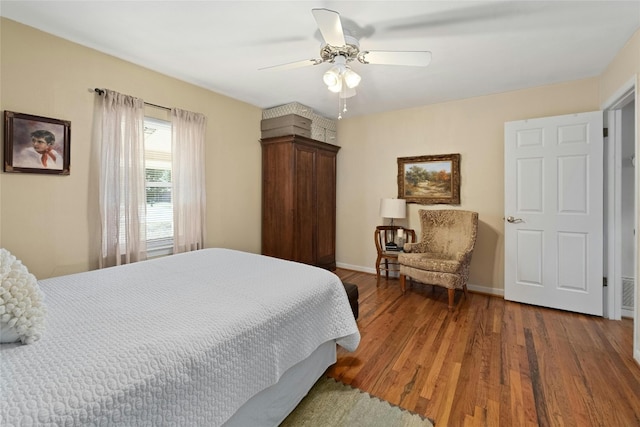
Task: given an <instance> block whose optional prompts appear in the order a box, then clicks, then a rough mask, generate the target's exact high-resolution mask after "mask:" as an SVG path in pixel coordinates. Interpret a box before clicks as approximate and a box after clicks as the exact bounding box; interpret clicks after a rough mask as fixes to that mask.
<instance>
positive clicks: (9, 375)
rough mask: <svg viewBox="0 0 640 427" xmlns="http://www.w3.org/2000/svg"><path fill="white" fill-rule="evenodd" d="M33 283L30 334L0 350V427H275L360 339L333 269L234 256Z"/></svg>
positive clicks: (214, 254)
mask: <svg viewBox="0 0 640 427" xmlns="http://www.w3.org/2000/svg"><path fill="white" fill-rule="evenodd" d="M38 284H39V286H40V289H41V291H42V293H43V294H44V302H45V304H46V308H47V314H46V321H47V325H46V330H45V332H44V334H43V336H42V338H41V339H40V340H39V341H37V342H35V343H33V344H29V345H20V344H2V345H0V417H1V418H0V425H32V424H33V425H86V424H91V425H137V426H144V425H148V426H152V425H153V426H155V425H176V426H186V425H216V426H218V425H227V426H233V425H239V426H241V425H244V426H246V425H252V426H254V425H255V426H258V425H277V424H278V423H279V422H280V421H282V419H284V417H286V415H287V414H288V413H289V412H290V411H291V410H292V409H293V408H294V407H295V406H296V405H297V403H298V402H299V401H300V400H301V399H302V397H304V395H305V394H306V393H307V392H308V390H309V389H310V388H311V386H312V385H313V384H314V382H315V381H316V380H317V378H319V377H320V376H321V375H322V373H323V372H324V371H325V370H326V368H327V367H328V366H330V365H331V364H333V363H335V360H336V343H337V344H339V345H341V346H342V347H344V348H345V349H347V350H351V351H353V350H355V348H356V347H357V346H358V343H359V340H360V335H359V332H358V329H357V325H356V322H355V319H354V317H353V314H352V312H351V308H350V305H349V302H348V299H347V296H346V292H345V290H344V287H343V285H342V283H341V281H340V279H339V278H338V277H337V276H336V275H335V274H333V273H331V272H329V271H326V270H322V269H319V268H315V267H311V266H308V265H304V264H299V263H294V262H289V261H284V260H279V259H275V258H270V257H265V256H262V255H255V254H249V253H245V252H240V251H234V250H228V249H219V248H214V249H204V250H200V251H195V252H190V253H187V254H179V255H173V256H168V257H164V258H160V259H155V260H149V261H144V262H139V263H135V264H129V265H125V266H119V267H113V268H107V269H102V270H96V271H90V272H86V273H78V274H73V275H69V276H63V277H57V278H51V279H46V280H41V281H39V282H38Z"/></svg>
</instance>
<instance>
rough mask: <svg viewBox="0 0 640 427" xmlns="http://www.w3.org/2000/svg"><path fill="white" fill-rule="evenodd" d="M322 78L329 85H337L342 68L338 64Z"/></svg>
mask: <svg viewBox="0 0 640 427" xmlns="http://www.w3.org/2000/svg"><path fill="white" fill-rule="evenodd" d="M322 80H323V81H324V84H326V85H327V86H329V87H330V86H335V85H337V84H338V81H340V68H338V66H337V65H336V66H334V67H331V69H329V70H328V71H327V72H326V73H324V75H323V76H322Z"/></svg>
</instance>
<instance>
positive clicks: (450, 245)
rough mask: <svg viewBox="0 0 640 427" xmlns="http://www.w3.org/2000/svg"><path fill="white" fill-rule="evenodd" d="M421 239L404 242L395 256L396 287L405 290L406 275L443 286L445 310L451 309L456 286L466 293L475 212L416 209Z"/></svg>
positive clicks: (474, 239) (473, 240)
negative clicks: (398, 279) (447, 302)
mask: <svg viewBox="0 0 640 427" xmlns="http://www.w3.org/2000/svg"><path fill="white" fill-rule="evenodd" d="M419 214H420V222H421V225H422V238H421V239H420V241H419V242H418V243H407V244H405V245H404V253H401V254H400V255H398V263H399V264H400V288H401V289H402V293H404V292H405V290H406V277H407V276H409V278H410V279H414V280H416V281H418V282H422V283H426V284H429V285H435V286H442V287H445V288H447V290H448V294H449V295H448V296H449V310H453V301H454V298H455V291H456V289H462V290H463V291H464V294H465V296H466V295H467V280H468V279H469V264H470V263H471V255H472V254H473V247H474V246H475V243H476V234H477V233H478V213H477V212H471V211H463V210H449V209H447V210H424V209H421V210H420V211H419Z"/></svg>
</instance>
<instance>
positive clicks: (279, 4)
mask: <svg viewBox="0 0 640 427" xmlns="http://www.w3.org/2000/svg"><path fill="white" fill-rule="evenodd" d="M316 7H323V8H328V9H332V10H336V11H338V12H339V13H340V14H341V17H342V20H343V24H344V25H345V26H346V27H347V29H348V30H350V31H351V32H354V33H355V35H356V36H357V37H359V38H360V48H361V50H405V51H412V50H429V51H431V52H432V54H433V59H432V62H431V64H430V65H429V66H428V67H426V68H422V67H400V66H389V65H364V64H360V63H358V62H354V63H352V68H353V69H354V70H355V71H357V72H358V73H359V74H361V75H362V82H361V83H360V86H359V87H358V94H357V96H355V97H354V98H350V99H348V109H349V111H348V113H347V115H346V117H353V116H358V115H363V114H371V113H376V112H382V111H390V110H397V109H402V108H410V107H415V106H420V105H426V104H433V103H438V102H444V101H450V100H455V99H462V98H469V97H474V96H480V95H486V94H491V93H499V92H505V91H511V90H516V89H522V88H527V87H534V86H540V85H546V84H552V83H558V82H563V81H569V80H575V79H582V78H587V77H593V76H597V75H599V74H600V73H602V71H603V70H604V69H605V67H606V66H607V65H608V64H609V63H610V62H611V60H612V59H613V58H614V56H615V54H616V53H617V52H618V51H619V50H620V49H621V48H622V47H623V46H624V44H625V43H626V42H627V40H629V38H630V37H631V36H632V35H633V33H634V32H635V31H636V30H637V29H638V28H640V0H635V1H557V0H556V1H497V2H496V1H493V2H486V1H446V2H445V1H238V0H236V1H83V2H79V1H5V0H2V1H1V2H0V15H2V16H4V17H7V18H9V19H12V20H15V21H18V22H21V23H24V24H26V25H29V26H32V27H35V28H38V29H40V30H43V31H45V32H48V33H51V34H55V35H57V36H60V37H62V38H65V39H68V40H71V41H74V42H76V43H79V44H82V45H85V46H88V47H91V48H94V49H97V50H99V51H102V52H105V53H108V54H111V55H113V56H116V57H119V58H122V59H124V60H127V61H130V62H133V63H136V64H139V65H142V66H145V67H147V68H150V69H153V70H156V71H159V72H161V73H164V74H167V75H170V76H173V77H176V78H178V79H181V80H185V81H187V82H190V83H193V84H196V85H198V86H202V87H204V88H207V89H210V90H212V91H215V92H218V93H222V94H225V95H227V96H230V97H232V98H236V99H239V100H242V101H245V102H248V103H250V104H253V105H256V106H258V107H261V108H268V107H273V106H276V105H281V104H285V103H289V102H293V101H297V102H300V103H302V104H305V105H308V106H311V107H312V108H314V109H315V110H316V112H318V113H320V114H322V115H324V116H326V117H331V118H335V117H336V116H337V113H338V99H337V95H336V94H333V93H330V92H329V91H328V90H327V89H326V86H325V85H324V84H323V82H322V74H323V73H324V71H326V70H327V69H328V68H329V67H330V66H329V65H328V64H326V63H325V64H321V65H316V66H310V67H305V68H297V69H291V70H278V71H276V70H262V71H259V70H258V69H259V68H263V67H268V66H271V65H277V64H282V63H288V62H293V61H299V60H304V59H312V58H318V57H319V49H320V43H321V37H320V35H319V32H318V31H317V27H316V23H315V20H314V18H313V15H312V14H311V9H312V8H316ZM95 85H96V86H97V87H102V86H104V82H99V81H96V82H95ZM110 89H113V90H118V88H117V87H111V88H110ZM132 95H135V94H132ZM147 101H149V102H154V100H152V99H149V100H147Z"/></svg>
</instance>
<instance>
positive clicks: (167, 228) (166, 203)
mask: <svg viewBox="0 0 640 427" xmlns="http://www.w3.org/2000/svg"><path fill="white" fill-rule="evenodd" d="M144 148H145V177H146V196H147V218H146V219H147V252H148V255H149V257H153V256H157V255H166V254H170V253H172V249H173V203H172V197H171V122H168V121H164V120H158V119H152V118H150V117H145V120H144Z"/></svg>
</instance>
